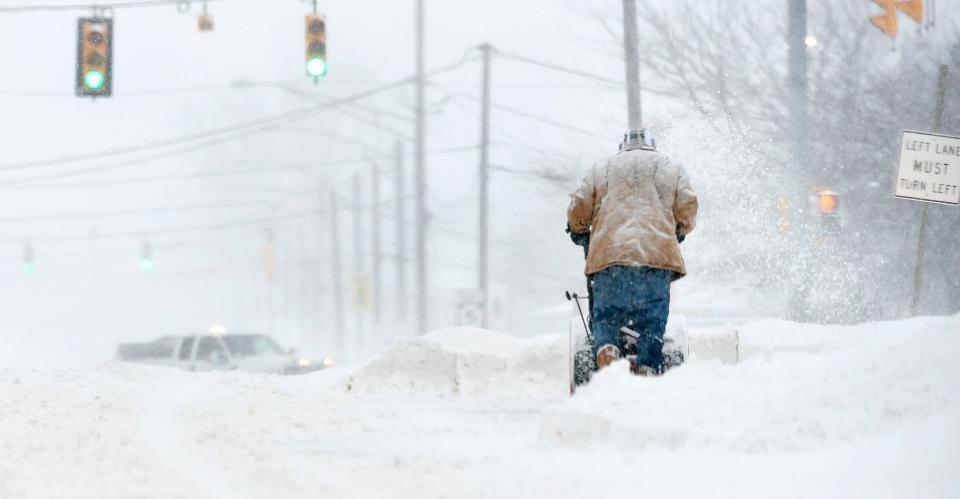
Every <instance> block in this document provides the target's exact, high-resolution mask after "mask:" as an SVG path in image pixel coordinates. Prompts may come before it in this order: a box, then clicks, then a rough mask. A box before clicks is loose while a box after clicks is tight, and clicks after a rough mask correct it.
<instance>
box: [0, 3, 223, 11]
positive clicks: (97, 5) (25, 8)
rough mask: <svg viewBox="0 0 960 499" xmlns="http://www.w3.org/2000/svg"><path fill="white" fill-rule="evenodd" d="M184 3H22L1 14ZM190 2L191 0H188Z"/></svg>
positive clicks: (132, 7)
mask: <svg viewBox="0 0 960 499" xmlns="http://www.w3.org/2000/svg"><path fill="white" fill-rule="evenodd" d="M206 1H207V2H219V1H223V0H206ZM180 3H183V1H182V0H131V1H127V2H106V3H101V2H98V3H92V4H76V3H75V4H52V5H50V4H47V5H39V4H34V5H21V6H17V7H0V14H16V13H22V12H53V11H64V10H95V9H114V10H118V9H136V8H143V7H159V6H163V5H177V4H180ZM188 3H189V2H188Z"/></svg>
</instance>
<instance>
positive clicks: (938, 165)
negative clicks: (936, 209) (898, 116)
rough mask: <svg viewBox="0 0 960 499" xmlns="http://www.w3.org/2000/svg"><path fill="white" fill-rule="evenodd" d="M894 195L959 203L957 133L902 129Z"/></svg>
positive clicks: (919, 199) (959, 145)
mask: <svg viewBox="0 0 960 499" xmlns="http://www.w3.org/2000/svg"><path fill="white" fill-rule="evenodd" d="M893 194H894V196H896V197H898V198H901V199H912V200H915V201H926V202H928V203H942V204H952V205H958V204H960V137H951V136H948V135H940V134H935V133H924V132H911V131H904V132H903V134H902V135H901V136H900V161H899V163H898V167H897V176H896V178H895V179H894V191H893Z"/></svg>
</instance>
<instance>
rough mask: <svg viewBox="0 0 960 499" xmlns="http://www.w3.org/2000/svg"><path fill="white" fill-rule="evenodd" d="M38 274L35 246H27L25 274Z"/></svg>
mask: <svg viewBox="0 0 960 499" xmlns="http://www.w3.org/2000/svg"><path fill="white" fill-rule="evenodd" d="M36 272H37V264H36V263H35V262H34V261H33V245H32V244H26V245H24V247H23V273H24V274H33V273H36Z"/></svg>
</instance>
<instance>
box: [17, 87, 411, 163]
mask: <svg viewBox="0 0 960 499" xmlns="http://www.w3.org/2000/svg"><path fill="white" fill-rule="evenodd" d="M406 83H407V79H404V80H401V81H397V82H394V83H391V84H389V85H384V86H382V87H378V88H376V89H373V90H368V91H365V92H361V93H359V94H354V95H352V96H349V97H344V98H341V99H335V100H332V101H330V102H328V103H324V104H321V105H317V106H310V107H308V108H306V109H302V110H299V111H292V112H286V113H280V114H276V115H273V116H268V117H266V118H262V119H258V120H254V121H250V122H246V123H241V124H239V125H232V126H228V127H223V128H218V129H214V130H209V131H206V132H201V133H197V134H192V135H184V136H181V137H175V138H171V139H164V140H158V141H153V142H147V143H143V144H137V145H134V146H124V147H118V148H114V149H106V150H103V151H98V152H95V153H87V154H77V155H73V156H62V157H60V158H53V159H46V160H38V161H27V162H21V163H12V164H7V165H0V171H12V170H23V169H28V168H29V169H33V168H43V167H48V166H56V165H62V164H64V163H76V162H80V161H88V160H91V159H103V158H104V157H110V156H118V155H123V154H129V153H132V152H139V151H144V150H150V149H157V148H161V147H168V146H172V145H178V144H183V143H186V142H194V141H197V140H201V139H207V138H213V137H220V136H223V135H228V137H227V138H222V137H221V138H220V139H217V141H212V144H217V143H220V142H225V141H228V140H234V139H238V138H241V137H244V136H247V135H250V134H252V133H259V132H262V131H265V130H270V129H272V128H276V127H277V126H279V125H280V124H282V123H285V122H289V121H298V120H302V119H304V118H308V117H310V116H313V115H315V114H317V113H319V112H321V111H325V110H327V109H329V108H332V107H335V106H339V105H343V104H347V103H349V102H353V101H356V100H360V99H364V98H367V97H370V96H372V95H376V94H378V93H381V92H384V91H387V90H391V89H393V88H396V87H399V86H402V85H405V84H406ZM212 144H211V145H212Z"/></svg>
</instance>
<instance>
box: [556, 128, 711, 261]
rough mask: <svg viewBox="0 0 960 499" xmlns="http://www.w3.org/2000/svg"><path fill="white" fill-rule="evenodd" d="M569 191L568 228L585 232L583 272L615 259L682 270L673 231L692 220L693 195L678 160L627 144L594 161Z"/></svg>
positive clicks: (684, 229)
mask: <svg viewBox="0 0 960 499" xmlns="http://www.w3.org/2000/svg"><path fill="white" fill-rule="evenodd" d="M570 197H571V198H572V199H571V202H570V208H569V210H567V221H568V223H569V225H570V229H571V230H572V231H573V232H576V233H578V234H583V233H586V232H588V231H589V232H590V252H589V253H588V255H587V267H586V273H587V275H590V274H594V273H596V272H599V271H601V270H603V269H606V268H607V267H612V266H614V265H622V266H645V267H653V268H659V269H668V270H673V271H674V272H676V275H675V277H674V279H679V278H681V277H683V276H684V275H686V273H687V269H686V267H685V266H684V263H683V256H682V255H681V254H680V243H679V242H678V241H677V236H678V235H679V236H686V235H687V234H689V233H690V231H692V230H693V227H694V225H695V224H696V217H697V195H696V194H695V193H694V192H693V188H691V187H690V179H689V178H688V177H687V173H686V170H684V168H683V166H681V165H679V164H677V163H673V162H671V161H670V160H669V159H667V157H666V156H663V155H661V154H659V153H657V152H656V151H654V150H651V149H647V148H641V147H632V148H631V147H627V148H625V150H624V151H622V152H621V153H620V154H617V155H616V156H613V157H610V158H607V159H605V160H601V161H599V162H597V163H595V164H594V165H593V167H592V168H591V169H590V172H589V173H587V176H586V178H585V179H584V180H583V184H582V185H581V186H580V188H579V189H577V191H576V192H574V193H572V194H571V195H570Z"/></svg>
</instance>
